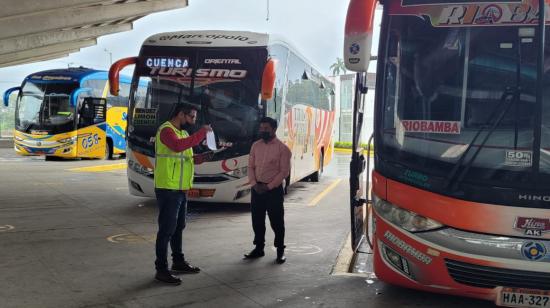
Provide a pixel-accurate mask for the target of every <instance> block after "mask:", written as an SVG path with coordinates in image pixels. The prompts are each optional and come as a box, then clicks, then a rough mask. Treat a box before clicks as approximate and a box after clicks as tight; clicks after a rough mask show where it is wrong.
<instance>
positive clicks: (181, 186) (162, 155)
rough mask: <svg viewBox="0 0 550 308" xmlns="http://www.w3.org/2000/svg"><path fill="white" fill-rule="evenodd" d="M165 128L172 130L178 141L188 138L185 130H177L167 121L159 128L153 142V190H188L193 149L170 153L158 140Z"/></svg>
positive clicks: (191, 174)
mask: <svg viewBox="0 0 550 308" xmlns="http://www.w3.org/2000/svg"><path fill="white" fill-rule="evenodd" d="M165 128H169V129H172V130H173V131H174V133H175V134H176V136H178V138H180V139H183V138H187V137H189V134H187V132H186V131H185V130H179V129H177V128H176V127H174V126H173V125H172V123H170V122H169V121H168V122H165V123H164V124H162V125H161V126H160V127H159V129H158V131H157V135H156V140H155V188H164V189H171V190H189V189H190V188H191V186H192V183H193V174H194V163H193V149H192V148H189V149H187V150H185V151H182V152H179V153H178V152H174V151H172V150H171V149H170V148H169V147H167V146H166V145H165V144H164V143H162V141H161V140H160V132H161V131H162V130H163V129H165ZM178 165H179V166H178Z"/></svg>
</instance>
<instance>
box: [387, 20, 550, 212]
mask: <svg viewBox="0 0 550 308" xmlns="http://www.w3.org/2000/svg"><path fill="white" fill-rule="evenodd" d="M387 22H388V23H389V25H388V26H389V27H388V29H387V31H388V32H387V38H388V39H387V41H386V42H385V44H386V48H385V49H386V50H385V58H384V64H383V67H384V70H385V79H386V80H385V84H384V87H383V89H382V90H383V98H382V101H381V105H380V107H379V108H378V109H377V110H378V111H377V112H379V114H380V118H381V119H382V120H381V121H379V123H378V124H377V125H379V129H378V130H377V131H378V140H381V141H380V144H379V146H380V147H377V151H381V152H380V153H381V154H382V155H381V156H379V157H380V158H381V160H380V164H381V168H380V170H383V172H384V173H385V174H387V175H389V176H390V177H393V178H395V179H397V180H401V181H404V182H407V183H409V184H412V185H414V186H418V187H420V188H423V189H428V190H432V191H435V192H439V193H443V194H447V195H449V194H450V195H453V196H455V197H461V198H464V199H468V200H474V199H476V198H477V199H476V201H491V200H494V198H495V195H498V194H499V193H502V192H497V190H495V189H494V188H497V187H498V188H500V189H504V190H503V191H506V189H509V190H514V191H516V192H517V191H518V190H522V189H525V190H533V189H537V190H541V191H542V190H544V188H543V185H546V187H547V185H548V184H544V183H548V181H549V180H550V127H549V126H550V91H548V88H549V87H550V74H548V71H549V69H550V67H549V68H548V69H546V74H545V76H544V79H545V89H546V90H545V93H544V100H543V106H542V110H543V114H542V125H541V123H537V121H536V114H537V110H540V109H539V108H540V107H539V106H537V100H536V93H537V91H536V90H537V89H536V85H537V78H538V77H537V55H538V48H537V45H538V37H537V34H536V29H535V26H499V27H457V28H450V27H446V28H437V27H433V26H432V24H431V23H430V22H429V21H428V20H425V19H422V18H419V17H416V16H389V17H388V18H387ZM547 32H548V31H547ZM547 35H548V34H547ZM546 44H548V40H547V41H546ZM548 49H549V48H548V46H547V48H546V50H547V52H548ZM547 57H548V55H547ZM535 130H542V140H535V138H534V136H535ZM539 144H540V147H538V145H539ZM536 151H540V160H539V161H534V160H533V157H534V156H533V154H534V153H535V152H536ZM535 167H536V168H535ZM480 187H485V188H487V189H489V191H488V192H485V193H484V194H483V197H482V198H485V199H484V200H481V199H479V198H478V197H479V196H480V195H481V194H476V193H474V192H472V191H473V190H475V189H479V188H480ZM490 189H493V190H492V191H493V193H492V194H491V193H490V191H491V190H490ZM516 195H517V194H516ZM474 196H475V197H474ZM480 198H481V197H480ZM516 199H517V198H516ZM503 203H504V204H506V202H503ZM510 205H512V204H511V203H510Z"/></svg>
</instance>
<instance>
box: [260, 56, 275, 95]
mask: <svg viewBox="0 0 550 308" xmlns="http://www.w3.org/2000/svg"><path fill="white" fill-rule="evenodd" d="M275 77H276V76H275V60H273V59H269V60H268V61H267V63H266V64H265V67H264V73H263V75H262V100H265V101H267V100H270V99H271V98H273V89H274V88H275Z"/></svg>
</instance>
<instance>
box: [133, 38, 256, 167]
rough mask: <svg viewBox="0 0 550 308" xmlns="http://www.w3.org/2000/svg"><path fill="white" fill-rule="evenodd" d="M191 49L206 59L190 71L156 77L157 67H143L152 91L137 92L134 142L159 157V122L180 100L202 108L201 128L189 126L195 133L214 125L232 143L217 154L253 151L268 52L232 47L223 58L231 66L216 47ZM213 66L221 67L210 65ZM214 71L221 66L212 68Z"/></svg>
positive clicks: (220, 139)
mask: <svg viewBox="0 0 550 308" xmlns="http://www.w3.org/2000/svg"><path fill="white" fill-rule="evenodd" d="M241 49H242V48H241ZM184 54H185V53H184ZM189 54H191V55H192V56H190V57H189V58H190V59H194V58H195V57H197V58H198V59H199V61H198V62H199V63H201V64H200V66H199V65H195V64H194V63H190V66H189V67H188V68H186V69H188V72H189V75H188V76H166V75H164V76H159V75H156V76H155V74H154V73H152V72H155V70H150V69H143V68H138V70H139V71H140V75H141V76H139V84H140V85H141V84H147V85H148V86H147V90H146V91H136V92H134V93H133V97H132V100H131V104H130V112H129V115H130V126H129V129H128V138H129V141H130V143H131V146H133V147H134V149H141V150H142V151H143V152H144V153H145V154H148V155H151V156H153V155H154V144H153V142H152V141H153V140H154V136H155V134H156V130H157V128H158V126H159V125H161V124H162V123H163V122H165V121H167V120H169V117H170V114H171V112H172V110H173V109H174V105H175V104H187V105H189V106H194V107H195V108H196V109H197V110H198V118H197V122H196V125H195V127H186V128H185V129H186V130H187V131H188V132H189V133H191V134H192V133H193V132H195V131H196V130H197V129H198V128H200V127H201V126H202V125H204V124H211V125H212V127H213V129H214V132H215V135H216V139H217V140H216V141H217V142H218V144H222V145H223V144H231V147H229V148H228V149H227V150H224V151H220V152H219V153H217V154H216V156H215V157H214V159H216V160H218V159H225V158H228V157H236V156H241V155H246V154H248V152H249V150H250V146H251V145H252V142H253V141H254V140H255V137H256V131H257V127H258V125H259V124H258V122H259V119H260V115H261V109H260V104H259V103H260V101H259V94H260V78H259V77H260V76H261V75H260V74H261V72H262V70H263V66H264V65H265V61H266V60H265V59H266V58H267V56H266V51H265V52H264V53H263V55H262V53H261V52H258V50H257V49H254V51H251V52H246V51H243V50H240V51H238V52H233V53H232V52H231V50H228V51H227V52H225V53H224V54H223V58H224V60H227V61H225V63H232V64H230V65H223V63H224V62H223V61H220V60H218V59H219V58H221V57H220V56H219V55H217V54H216V53H215V52H212V51H211V52H207V51H206V52H197V50H196V49H190V50H189ZM262 57H263V61H262V60H260V59H262ZM186 59H187V58H186ZM220 63H221V64H220ZM208 64H210V65H208ZM213 65H215V67H216V69H211V68H209V67H212V66H213ZM214 70H217V71H215V72H214V73H211V71H214ZM169 71H170V69H165V72H169ZM193 71H196V73H193ZM207 150H208V149H207V148H206V146H198V147H196V148H195V151H196V152H198V153H200V152H203V151H207Z"/></svg>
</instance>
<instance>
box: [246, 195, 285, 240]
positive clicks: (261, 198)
mask: <svg viewBox="0 0 550 308" xmlns="http://www.w3.org/2000/svg"><path fill="white" fill-rule="evenodd" d="M283 202H284V192H283V186H282V185H281V186H279V187H277V188H274V189H272V190H270V191H268V192H266V193H263V194H261V195H259V194H257V193H256V192H255V191H254V189H252V204H251V207H252V209H251V211H252V228H253V229H254V245H256V246H258V247H260V248H263V247H264V245H265V213H266V212H267V215H268V216H269V222H270V223H271V229H273V232H275V242H274V245H275V247H277V248H284V247H285V217H284V216H285V209H284V206H283Z"/></svg>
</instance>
